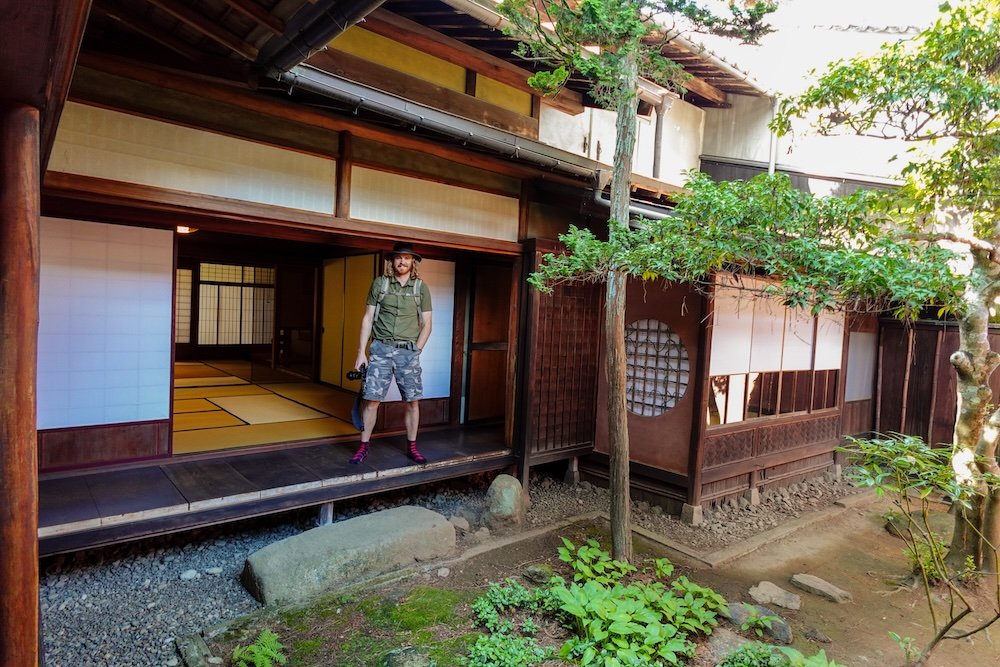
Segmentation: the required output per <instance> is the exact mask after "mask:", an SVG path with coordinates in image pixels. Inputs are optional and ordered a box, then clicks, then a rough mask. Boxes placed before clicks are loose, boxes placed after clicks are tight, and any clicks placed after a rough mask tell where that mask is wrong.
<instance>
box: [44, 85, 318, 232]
mask: <svg viewBox="0 0 1000 667" xmlns="http://www.w3.org/2000/svg"><path fill="white" fill-rule="evenodd" d="M49 169H50V170H52V171H57V172H67V173H71V174H80V175H84V176H94V177H98V178H106V179H110V180H115V181H122V182H125V183H135V184H139V185H150V186H156V187H161V188H166V189H169V190H178V191H182V192H196V193H199V194H206V195H216V196H219V197H228V198H231V199H239V200H243V201H251V202H257V203H261V204H272V205H274V206H285V207H288V208H295V209H301V210H305V211H315V212H319V213H333V206H334V191H335V183H336V179H335V173H336V162H335V161H334V160H333V159H330V158H321V157H316V156H312V155H305V154H303V153H297V152H295V151H290V150H284V149H281V148H276V147H273V146H267V145H264V144H258V143H255V142H252V141H246V140H243V139H235V138H233V137H227V136H223V135H221V134H214V133H212V132H206V131H204V130H195V129H191V128H187V127H182V126H180V125H172V124H170V123H164V122H161V121H157V120H150V119H148V118H141V117H139V116H133V115H131V114H126V113H121V112H118V111H109V110H107V109H99V108H97V107H91V106H86V105H83V104H77V103H75V102H68V103H67V104H66V108H65V110H64V111H63V114H62V118H61V120H60V122H59V130H58V131H57V133H56V142H55V146H54V148H53V150H52V157H51V158H50V160H49Z"/></svg>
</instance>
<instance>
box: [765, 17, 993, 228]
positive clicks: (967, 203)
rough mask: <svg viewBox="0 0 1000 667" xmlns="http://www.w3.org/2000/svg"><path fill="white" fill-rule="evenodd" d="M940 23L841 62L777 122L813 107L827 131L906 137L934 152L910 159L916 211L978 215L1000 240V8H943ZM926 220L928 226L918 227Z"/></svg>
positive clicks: (779, 124) (784, 125)
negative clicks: (953, 210) (999, 228)
mask: <svg viewBox="0 0 1000 667" xmlns="http://www.w3.org/2000/svg"><path fill="white" fill-rule="evenodd" d="M941 9H942V14H941V16H940V18H939V19H938V21H937V22H936V23H935V24H934V25H933V26H930V27H929V28H927V29H926V30H924V31H922V32H921V33H919V34H918V35H916V36H915V37H913V38H912V39H909V40H906V41H902V42H895V43H889V44H886V45H884V46H883V47H882V49H881V50H880V51H879V53H877V54H876V55H874V56H870V57H857V58H853V59H850V60H841V61H838V62H836V63H833V64H832V65H831V66H830V67H829V69H828V70H827V71H826V72H825V73H824V74H823V75H822V76H820V77H819V79H818V80H817V82H816V83H815V84H814V85H812V86H811V87H810V88H809V89H807V90H806V91H805V92H804V93H803V94H802V95H800V96H799V97H797V98H794V99H790V100H785V101H783V103H782V106H781V110H780V113H779V114H778V117H777V118H776V120H775V122H774V127H775V129H777V130H778V131H779V132H787V131H789V129H790V127H791V119H793V118H796V117H802V116H804V115H805V114H806V113H808V112H809V111H811V110H819V111H820V112H821V114H822V115H821V116H820V118H819V120H818V122H817V128H818V129H819V131H821V132H823V133H828V134H830V133H834V132H836V131H840V130H844V131H847V132H851V133H855V134H860V135H869V136H875V137H887V138H898V139H902V140H904V141H909V142H913V143H914V144H915V145H921V146H926V148H925V149H924V148H922V149H921V150H919V151H913V152H911V153H909V155H908V159H907V164H906V166H905V167H904V168H903V175H904V176H906V177H907V180H908V182H907V187H906V188H904V190H903V191H902V193H901V194H902V195H904V196H905V197H906V198H907V199H908V203H909V204H910V206H911V209H912V210H911V211H910V212H911V213H915V214H917V215H919V214H923V213H930V212H933V211H936V210H939V209H940V208H942V207H953V208H958V209H962V210H965V211H968V212H970V213H972V215H973V219H974V224H973V230H974V233H975V235H977V236H979V237H980V238H989V239H997V237H998V234H997V221H998V216H1000V190H998V189H997V187H996V184H997V183H998V182H1000V123H998V122H997V119H998V112H1000V82H998V78H997V63H998V62H1000V5H998V3H997V2H996V0H976V1H973V2H962V3H956V4H954V5H950V4H948V3H945V4H942V5H941ZM915 222H917V223H919V222H920V220H915Z"/></svg>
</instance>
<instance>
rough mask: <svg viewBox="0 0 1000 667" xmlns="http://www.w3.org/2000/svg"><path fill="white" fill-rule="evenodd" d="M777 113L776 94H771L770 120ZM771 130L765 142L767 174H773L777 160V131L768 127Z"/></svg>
mask: <svg viewBox="0 0 1000 667" xmlns="http://www.w3.org/2000/svg"><path fill="white" fill-rule="evenodd" d="M777 115H778V96H777V95H772V96H771V122H772V123H773V122H774V119H775V118H776V117H777ZM768 129H769V130H770V132H771V137H770V141H769V142H768V144H767V174H768V176H774V166H775V164H776V163H777V161H778V133H777V132H775V131H774V130H771V129H770V128H768Z"/></svg>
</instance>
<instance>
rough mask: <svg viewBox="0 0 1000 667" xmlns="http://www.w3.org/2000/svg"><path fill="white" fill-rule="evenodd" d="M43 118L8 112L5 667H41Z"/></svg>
mask: <svg viewBox="0 0 1000 667" xmlns="http://www.w3.org/2000/svg"><path fill="white" fill-rule="evenodd" d="M38 138H39V112H38V109H35V108H33V107H29V106H22V105H18V106H12V107H7V108H3V109H0V544H2V545H3V557H2V558H0V591H3V597H4V603H3V605H2V606H0V637H2V640H0V665H5V666H6V667H22V666H24V667H28V666H35V665H38V661H39V655H38V645H39V641H38V637H39V634H38V630H39V624H38V612H39V609H38V460H37V444H36V433H35V429H36V425H35V372H36V363H35V361H36V358H37V351H38V343H37V341H38V214H39V173H38V169H39V164H38Z"/></svg>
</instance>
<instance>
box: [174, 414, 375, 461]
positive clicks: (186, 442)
mask: <svg viewBox="0 0 1000 667" xmlns="http://www.w3.org/2000/svg"><path fill="white" fill-rule="evenodd" d="M357 432H358V431H357V429H356V428H354V427H353V426H352V425H350V424H348V423H347V422H345V421H342V420H340V419H336V418H335V417H328V418H326V419H306V420H301V421H294V422H278V423H273V424H255V425H252V426H231V427H229V428H212V429H200V430H197V431H182V432H180V433H175V434H174V454H194V453H196V452H207V451H215V450H220V449H233V448H236V447H249V446H253V445H267V444H272V443H276V442H294V441H297V440H313V439H318V438H331V437H334V436H338V435H354V434H357Z"/></svg>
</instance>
